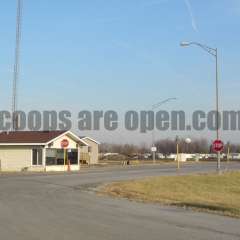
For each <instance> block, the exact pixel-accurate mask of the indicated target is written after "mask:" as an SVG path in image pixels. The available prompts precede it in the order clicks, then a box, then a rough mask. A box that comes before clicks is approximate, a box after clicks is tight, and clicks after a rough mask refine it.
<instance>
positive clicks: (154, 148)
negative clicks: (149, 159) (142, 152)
mask: <svg viewBox="0 0 240 240" xmlns="http://www.w3.org/2000/svg"><path fill="white" fill-rule="evenodd" d="M151 151H152V154H153V164H156V152H157V148H156V147H154V146H153V147H152V148H151Z"/></svg>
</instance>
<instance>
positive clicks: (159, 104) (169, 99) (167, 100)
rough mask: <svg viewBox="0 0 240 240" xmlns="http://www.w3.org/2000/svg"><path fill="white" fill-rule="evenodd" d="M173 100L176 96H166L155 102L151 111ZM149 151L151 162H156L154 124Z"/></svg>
mask: <svg viewBox="0 0 240 240" xmlns="http://www.w3.org/2000/svg"><path fill="white" fill-rule="evenodd" d="M173 100H177V98H168V99H165V100H164V101H162V102H159V103H157V104H154V105H152V111H153V112H154V113H155V110H156V109H158V108H159V107H160V106H162V105H163V104H165V103H167V102H170V101H173ZM151 150H152V151H151V152H152V160H153V164H156V151H157V148H156V146H155V126H153V130H152V148H151Z"/></svg>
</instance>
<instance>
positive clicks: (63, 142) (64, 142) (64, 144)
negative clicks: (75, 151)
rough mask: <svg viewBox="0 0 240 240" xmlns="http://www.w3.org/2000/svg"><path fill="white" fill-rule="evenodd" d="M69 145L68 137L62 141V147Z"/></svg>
mask: <svg viewBox="0 0 240 240" xmlns="http://www.w3.org/2000/svg"><path fill="white" fill-rule="evenodd" d="M68 145H69V141H68V140H67V139H63V140H62V141H61V147H62V148H67V147H68Z"/></svg>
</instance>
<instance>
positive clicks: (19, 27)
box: [12, 0, 23, 131]
mask: <svg viewBox="0 0 240 240" xmlns="http://www.w3.org/2000/svg"><path fill="white" fill-rule="evenodd" d="M22 7H23V3H22V0H17V19H16V45H15V62H14V70H13V86H12V130H13V131H16V130H17V128H18V116H17V115H16V111H17V100H18V99H17V97H18V80H19V65H20V64H19V63H20V44H21V30H22Z"/></svg>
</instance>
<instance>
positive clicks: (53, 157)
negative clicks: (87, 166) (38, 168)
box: [46, 148, 78, 166]
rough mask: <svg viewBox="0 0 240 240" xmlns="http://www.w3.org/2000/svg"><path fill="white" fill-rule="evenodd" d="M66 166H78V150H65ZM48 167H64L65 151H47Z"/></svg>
mask: <svg viewBox="0 0 240 240" xmlns="http://www.w3.org/2000/svg"><path fill="white" fill-rule="evenodd" d="M65 151H66V152H65V158H66V159H65V164H66V165H67V164H68V161H69V162H70V164H78V150H77V149H68V150H65ZM46 165H47V166H51V165H64V150H63V149H50V148H47V149H46Z"/></svg>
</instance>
